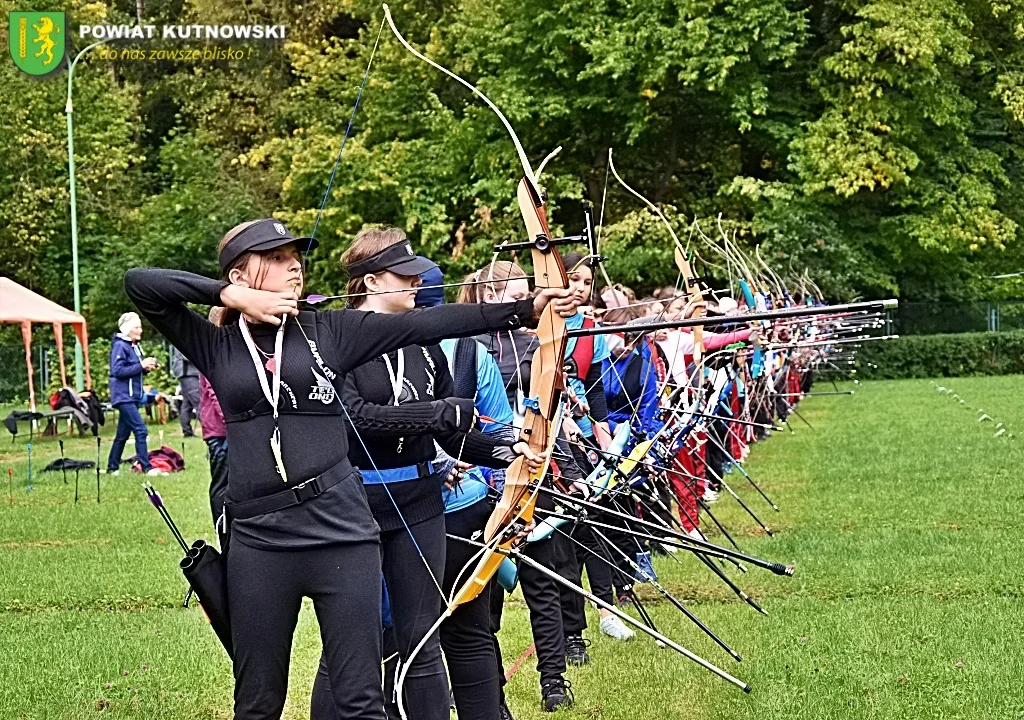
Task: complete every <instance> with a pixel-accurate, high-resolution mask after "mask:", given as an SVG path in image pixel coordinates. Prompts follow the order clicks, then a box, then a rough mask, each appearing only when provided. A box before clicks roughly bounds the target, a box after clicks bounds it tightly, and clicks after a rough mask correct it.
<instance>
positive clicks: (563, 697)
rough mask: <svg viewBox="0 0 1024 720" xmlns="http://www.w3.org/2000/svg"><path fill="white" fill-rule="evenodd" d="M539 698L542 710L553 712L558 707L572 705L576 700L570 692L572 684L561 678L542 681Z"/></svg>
mask: <svg viewBox="0 0 1024 720" xmlns="http://www.w3.org/2000/svg"><path fill="white" fill-rule="evenodd" d="M540 698H541V706H542V709H543V710H544V712H554V711H555V710H557V709H558V708H568V707H572V704H573V703H574V702H575V701H576V698H574V697H573V694H572V684H571V683H570V682H569V681H568V680H565V679H563V678H558V679H557V680H546V681H545V682H542V683H541V684H540Z"/></svg>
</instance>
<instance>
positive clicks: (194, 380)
mask: <svg viewBox="0 0 1024 720" xmlns="http://www.w3.org/2000/svg"><path fill="white" fill-rule="evenodd" d="M178 382H180V383H181V406H180V407H179V408H178V419H179V420H180V421H181V431H182V432H183V433H184V434H185V436H186V437H188V436H190V435H192V434H193V432H194V431H193V430H192V416H193V415H195V416H198V415H199V394H200V393H199V376H197V375H189V376H188V377H183V378H178Z"/></svg>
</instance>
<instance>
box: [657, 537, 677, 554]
mask: <svg viewBox="0 0 1024 720" xmlns="http://www.w3.org/2000/svg"><path fill="white" fill-rule="evenodd" d="M665 540H667V541H669V542H676V539H675V538H671V537H667V538H665ZM656 545H657V546H658V547H660V548H661V549H662V550H664V551H665V552H666V553H668V554H669V555H675V554H676V553H677V552H679V548H677V547H676V546H675V545H666V544H664V543H660V544H659V543H656Z"/></svg>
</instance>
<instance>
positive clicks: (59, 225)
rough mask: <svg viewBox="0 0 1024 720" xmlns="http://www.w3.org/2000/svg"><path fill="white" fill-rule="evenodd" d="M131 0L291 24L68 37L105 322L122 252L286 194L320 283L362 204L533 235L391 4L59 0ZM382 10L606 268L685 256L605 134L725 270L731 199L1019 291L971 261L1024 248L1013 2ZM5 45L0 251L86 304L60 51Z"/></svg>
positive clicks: (828, 242)
mask: <svg viewBox="0 0 1024 720" xmlns="http://www.w3.org/2000/svg"><path fill="white" fill-rule="evenodd" d="M3 4H4V7H3V8H0V9H3V10H7V9H12V10H13V9H17V8H15V7H14V6H13V5H11V6H10V7H7V5H8V4H9V3H6V2H5V3H3ZM43 4H45V3H43ZM139 7H141V8H142V13H143V17H144V20H145V22H150V23H155V24H160V23H181V24H187V23H192V22H200V23H204V24H222V23H268V24H283V25H286V26H287V27H288V28H289V31H288V38H287V41H286V42H283V43H276V44H275V43H264V44H253V46H252V47H253V52H252V54H251V56H249V57H247V58H246V59H245V60H243V61H217V62H204V63H174V62H169V61H164V62H132V61H129V60H122V59H114V60H101V59H99V57H98V56H97V55H96V54H95V51H93V52H92V53H90V55H88V56H86V57H85V58H84V59H83V60H82V61H81V62H80V63H79V66H78V69H77V70H76V74H75V87H74V98H75V106H74V107H75V113H74V119H75V153H76V165H77V172H78V178H77V191H78V219H79V232H80V251H81V260H82V279H83V285H84V289H85V295H84V297H85V300H86V310H87V312H88V314H89V315H90V319H92V320H94V321H99V322H100V323H102V324H104V325H105V326H109V325H110V324H111V323H112V321H113V319H114V318H116V316H117V315H118V314H119V312H121V311H122V310H123V308H124V304H125V302H126V300H125V299H124V298H123V295H122V294H121V290H120V284H121V280H120V278H121V275H122V274H123V270H124V269H125V268H127V267H130V266H133V265H141V264H153V265H169V266H174V267H182V268H185V269H189V270H194V271H197V272H202V273H206V274H213V273H214V272H215V271H216V258H215V254H216V244H217V241H218V240H219V238H220V237H221V236H222V235H223V234H224V233H225V232H226V231H227V230H228V229H230V228H231V227H232V226H233V225H234V224H236V223H238V222H241V221H243V220H246V219H251V218H254V217H260V216H267V215H271V214H273V215H274V216H276V217H279V218H281V219H283V220H284V221H286V222H287V223H289V225H290V226H291V227H292V229H293V231H296V232H311V231H312V230H313V227H314V225H315V223H316V220H317V217H318V213H319V209H320V207H321V203H323V205H324V210H323V215H322V218H321V220H320V224H319V226H318V227H317V230H316V232H317V236H318V238H319V239H320V240H321V243H322V245H321V248H320V249H319V250H317V251H316V253H315V254H314V256H313V258H312V260H311V263H310V268H309V271H310V279H309V280H310V287H311V288H313V289H315V290H316V291H318V292H323V293H325V294H331V293H332V292H334V291H338V290H339V289H340V288H341V287H342V286H343V283H344V276H343V275H342V273H341V271H340V268H339V265H338V258H339V256H340V254H341V252H342V251H343V250H344V248H345V247H346V246H347V244H348V242H350V240H351V238H352V237H353V235H354V234H355V233H356V232H357V231H358V230H359V229H360V228H361V227H362V226H364V225H365V224H367V223H389V224H395V225H398V226H400V227H402V228H404V229H405V230H406V231H407V232H408V233H409V234H410V237H411V238H412V239H413V242H414V243H415V244H416V245H417V247H419V248H421V249H422V251H423V252H424V253H425V254H428V255H430V256H432V257H433V258H435V259H437V260H438V261H439V262H440V263H441V265H442V266H443V267H444V268H445V269H446V270H447V271H448V272H449V274H450V275H451V276H452V279H455V277H456V276H457V275H458V274H460V273H463V272H468V271H470V270H473V269H476V268H477V267H479V266H480V265H482V264H484V263H486V262H488V261H489V260H490V257H491V255H492V252H493V251H492V247H493V245H494V244H495V243H496V242H499V241H502V240H507V239H511V238H514V237H517V236H518V235H519V234H520V231H521V222H520V221H519V219H518V217H517V215H518V213H517V211H516V208H515V204H514V187H515V182H516V180H517V178H518V177H519V175H520V174H521V170H520V168H519V163H518V159H517V157H516V154H515V151H514V149H513V146H512V144H511V143H510V142H509V140H508V137H507V134H506V132H505V130H504V128H503V127H502V126H501V123H500V122H499V121H498V119H497V118H496V116H495V115H494V113H492V112H491V111H490V110H489V109H488V108H486V107H485V106H484V105H483V104H482V103H481V102H480V101H479V100H478V99H477V98H476V97H475V96H473V95H472V94H471V93H470V92H468V91H467V90H466V89H465V88H463V87H462V86H460V85H458V84H457V83H455V82H453V81H452V80H451V79H450V78H447V77H446V76H444V75H443V74H441V73H439V72H437V71H435V70H434V69H432V68H430V67H428V66H427V65H425V64H423V63H422V62H420V61H418V60H416V59H415V58H413V57H412V56H411V55H410V54H409V53H408V52H406V51H405V50H404V49H403V48H402V47H401V46H400V45H399V44H398V43H397V42H396V40H395V39H394V37H393V36H392V35H391V34H390V32H389V30H388V29H387V28H386V27H384V29H383V32H382V33H380V36H379V42H378V33H379V31H380V30H381V22H382V19H383V18H382V11H381V8H380V5H379V4H377V3H376V2H370V1H369V0H313V1H312V2H309V3H304V4H301V5H296V4H292V3H286V2H283V1H282V0H254V1H253V2H247V3H246V4H244V5H242V4H230V3H214V2H211V1H210V0H174V1H171V0H149V1H147V2H144V3H142V4H141V5H140V4H138V3H136V2H134V1H132V2H128V1H127V0H119V1H118V2H112V3H102V2H72V3H70V4H66V5H64V6H62V7H59V8H58V6H57V5H53V6H52V9H63V10H65V11H66V12H67V13H68V17H69V20H68V25H69V27H72V28H74V27H76V26H77V25H78V24H79V23H83V22H90V23H96V22H108V23H129V24H130V23H134V22H137V21H138V18H137V15H138V13H139ZM37 9H43V8H37ZM393 12H394V15H395V20H396V22H397V23H398V25H399V27H400V28H401V29H402V31H403V33H404V34H405V35H406V37H407V38H408V39H409V41H410V42H411V43H412V44H413V45H414V46H415V47H417V48H418V49H420V50H421V51H423V52H424V53H426V54H427V55H429V56H430V57H432V58H434V59H436V60H437V61H438V62H440V63H442V64H443V65H445V66H446V67H449V68H452V69H453V70H454V71H455V72H456V73H458V74H460V75H461V76H463V77H465V78H466V79H467V80H469V81H470V82H471V83H473V84H475V85H476V86H478V87H479V88H480V89H481V90H482V91H483V92H484V93H486V94H487V95H488V96H489V97H490V98H491V99H492V100H494V102H495V103H496V104H497V105H498V106H499V107H500V108H501V109H502V111H503V112H504V113H505V115H506V116H507V117H508V119H509V120H510V122H511V123H512V125H513V126H514V127H515V129H516V131H517V133H518V135H519V137H520V138H521V139H522V141H523V144H524V146H525V148H526V151H527V153H528V155H529V157H530V158H531V160H532V161H533V163H534V164H535V165H536V164H537V163H538V162H539V161H540V160H541V159H542V158H543V157H545V156H546V155H547V154H548V153H549V152H551V151H552V150H553V149H554V148H556V147H559V146H560V147H561V148H562V149H561V152H560V154H559V155H558V156H557V157H556V158H555V159H553V160H552V161H551V162H550V164H549V165H548V166H547V168H546V169H545V171H544V174H543V177H542V184H543V185H544V187H545V189H546V191H547V194H548V196H549V201H550V208H551V212H552V224H553V226H554V229H555V231H556V232H566V233H570V232H572V233H575V232H579V229H580V222H581V220H582V217H583V215H582V212H583V204H584V203H586V202H589V203H591V204H592V205H593V206H594V207H595V208H596V210H595V212H596V213H597V214H598V215H599V216H600V217H601V220H602V225H603V228H602V247H601V252H602V253H603V254H605V255H607V256H609V258H610V259H609V262H608V265H607V269H608V272H609V274H610V275H611V277H612V278H613V279H614V280H616V281H619V282H623V283H626V284H630V285H633V286H635V287H637V289H638V290H641V291H642V290H646V289H649V288H651V287H653V286H655V285H658V284H662V283H665V282H672V281H673V279H674V271H673V270H672V268H671V244H670V240H669V238H668V236H667V234H666V233H665V231H664V228H663V227H662V226H661V224H660V222H658V221H656V220H654V219H653V218H652V217H651V215H650V213H648V211H647V210H645V209H644V208H643V207H642V206H640V204H639V203H638V202H637V201H636V199H635V198H633V197H632V196H630V195H628V194H627V193H625V192H623V191H622V190H621V188H619V187H617V185H616V183H615V181H614V180H612V181H611V183H610V184H608V183H607V178H608V166H607V157H608V148H610V147H611V148H614V149H615V158H616V167H617V168H618V169H619V171H620V172H621V173H622V175H623V176H624V177H625V178H626V179H627V181H628V182H629V183H630V184H631V185H633V186H634V187H636V188H637V189H638V190H640V192H642V193H643V194H644V195H645V196H646V197H649V198H651V199H652V200H654V201H655V202H658V203H659V204H661V205H662V206H663V207H665V208H666V212H667V214H668V215H669V217H670V218H671V219H672V222H673V224H674V225H675V227H676V230H677V232H678V233H679V234H680V235H681V236H683V237H684V238H686V237H687V236H690V235H692V237H693V239H692V241H691V242H692V243H693V247H694V249H695V250H696V251H697V253H698V254H699V255H700V256H701V257H702V258H704V259H705V260H707V261H709V263H708V268H709V270H710V273H711V274H712V276H716V277H717V280H718V281H719V282H722V281H724V280H725V279H726V277H725V276H727V275H728V274H729V273H730V271H731V269H730V268H729V267H726V266H724V265H723V264H722V263H720V262H716V261H715V253H714V251H713V250H711V249H710V248H708V247H707V246H706V243H705V241H703V240H701V239H700V235H699V233H691V232H690V230H689V228H690V227H691V223H692V221H693V220H694V219H696V220H697V221H698V223H699V225H700V227H701V228H702V229H703V230H704V231H705V232H706V233H707V235H708V236H709V237H711V238H713V239H714V241H716V242H717V241H720V236H719V231H718V226H719V217H721V227H722V228H723V230H724V231H725V232H726V233H727V235H728V237H729V239H730V241H731V242H736V243H738V244H740V245H742V246H744V247H746V248H748V249H750V248H753V247H755V246H761V247H762V255H763V257H765V259H766V260H767V261H768V262H769V263H771V264H772V265H773V266H774V267H776V268H777V269H778V270H779V272H780V273H782V274H785V273H786V272H788V271H789V270H790V269H793V270H796V271H802V270H803V268H808V269H809V270H810V273H811V276H812V277H814V278H815V279H816V280H817V282H818V284H819V285H820V286H821V287H822V288H823V289H824V290H825V291H826V293H828V294H829V295H831V296H833V297H836V298H849V297H854V296H866V297H877V296H881V295H890V294H896V295H899V296H901V297H904V298H907V299H915V300H931V299H934V300H952V299H964V298H971V299H976V298H992V299H998V298H1000V297H1005V296H1007V295H1010V294H1014V293H1019V291H1020V289H1021V287H1020V286H1019V285H1017V284H1015V282H1014V281H1010V282H1006V281H1001V282H995V281H988V280H983V279H981V278H982V277H984V276H987V275H989V274H993V273H996V272H1006V271H1012V270H1018V269H1021V268H1022V266H1024V250H1022V244H1021V242H1020V240H1021V237H1022V232H1024V231H1022V229H1021V227H1022V223H1024V217H1022V208H1024V197H1022V192H1024V191H1022V188H1024V183H1022V180H1024V157H1022V154H1024V150H1022V148H1024V145H1022V144H1021V139H1022V137H1024V83H1022V81H1024V71H1021V69H1020V68H1022V67H1024V0H1001V1H1000V2H997V3H989V2H978V1H977V0H968V2H955V1H954V0H872V1H865V0H816V1H815V2H807V1H806V0H758V1H757V2H754V1H753V0H586V1H584V0H566V1H565V2H562V3H555V4H552V3H548V2H542V1H541V0H515V1H514V2H513V1H512V0H487V1H486V2H484V1H482V0H458V1H456V2H451V3H445V4H440V3H433V2H424V1H423V0H409V1H408V2H405V3H402V4H401V5H400V6H396V7H395V8H394V9H393ZM67 40H68V54H69V56H70V57H73V54H74V53H76V52H77V50H78V49H80V48H76V47H73V46H74V45H75V44H76V43H78V41H77V40H76V39H75V38H74V37H73V35H72V34H69V35H68V36H67ZM79 44H80V43H79ZM159 44H160V41H150V42H149V43H147V44H146V47H156V46H158V45H159ZM371 56H372V58H373V62H372V66H371V69H370V72H369V75H368V76H367V79H366V83H365V86H363V85H362V82H363V75H364V70H365V69H366V67H367V65H368V63H369V62H370V59H371ZM3 67H4V69H3V70H2V71H0V80H2V81H3V83H4V86H5V87H7V88H11V89H12V90H13V91H12V92H8V93H5V98H4V101H3V102H4V106H5V107H4V113H3V114H2V115H0V173H2V181H0V245H2V247H3V251H2V253H0V271H2V272H3V273H4V274H5V275H9V276H11V277H13V278H14V279H15V280H17V281H19V282H22V283H23V284H26V285H28V286H30V287H33V288H34V289H37V290H39V291H41V292H43V293H45V294H47V295H48V296H50V297H52V298H53V299H55V300H57V301H58V302H63V303H67V304H70V302H71V295H70V293H71V282H70V275H71V268H70V265H71V263H70V242H69V232H70V229H69V222H70V219H69V211H68V183H67V145H66V132H65V115H64V112H63V110H64V97H65V90H66V83H65V80H66V76H65V75H60V76H58V78H57V79H46V80H36V79H33V78H29V77H28V76H25V75H22V74H21V73H20V72H19V71H17V70H16V69H15V68H14V67H13V64H11V63H10V62H7V63H5V64H4V66H3ZM361 88H362V94H361V104H360V107H359V110H358V112H357V113H356V115H355V117H354V122H353V125H352V129H351V134H350V136H349V137H348V140H347V142H346V145H345V150H344V153H343V154H342V156H341V159H340V161H339V162H338V167H337V172H336V173H335V174H334V181H333V184H332V185H331V191H330V193H329V194H328V195H327V196H326V198H325V197H324V194H325V189H326V188H327V185H328V180H329V178H331V176H332V170H333V167H334V164H335V160H336V158H337V155H338V148H339V145H340V143H341V140H342V137H343V136H344V135H345V132H346V128H347V127H348V124H349V119H350V116H351V113H352V106H353V104H354V103H355V101H356V97H357V96H358V95H359V94H360V90H361ZM101 334H105V333H101Z"/></svg>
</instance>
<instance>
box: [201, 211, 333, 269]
mask: <svg viewBox="0 0 1024 720" xmlns="http://www.w3.org/2000/svg"><path fill="white" fill-rule="evenodd" d="M289 243H294V244H295V247H296V248H298V249H299V251H300V252H304V253H307V252H309V251H310V250H312V249H313V248H315V247H316V246H317V245H319V244H320V243H319V242H318V241H316V240H314V239H313V238H297V237H295V236H294V235H292V234H291V233H290V232H288V228H286V227H285V226H284V223H283V222H281V221H280V220H275V219H274V218H266V219H265V220H257V221H255V222H254V223H253V224H252V225H249V226H248V227H247V228H245V230H242V231H241V232H240V233H238V234H237V235H235V236H234V237H233V238H231V240H230V241H229V242H228V244H227V245H225V246H224V249H223V250H221V251H220V258H219V261H220V271H221V272H222V273H224V272H227V269H228V268H229V267H231V264H232V263H233V262H235V260H237V259H238V258H239V257H241V255H242V253H247V252H266V251H267V250H273V249H274V248H278V247H281V246H282V245H288V244H289Z"/></svg>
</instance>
